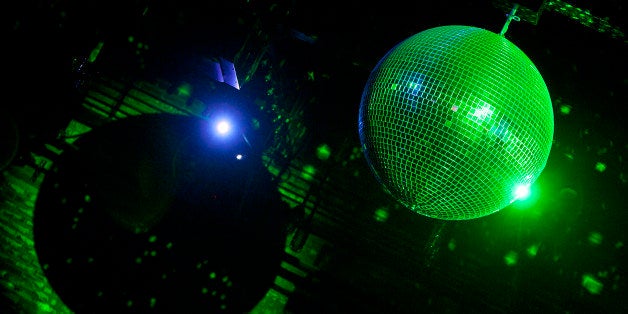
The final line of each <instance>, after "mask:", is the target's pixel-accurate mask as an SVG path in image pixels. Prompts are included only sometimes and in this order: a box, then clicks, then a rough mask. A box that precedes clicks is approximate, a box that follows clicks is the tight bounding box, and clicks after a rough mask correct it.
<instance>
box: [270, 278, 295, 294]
mask: <svg viewBox="0 0 628 314" xmlns="http://www.w3.org/2000/svg"><path fill="white" fill-rule="evenodd" d="M275 285H277V286H278V287H281V288H282V289H284V290H286V291H288V292H291V293H292V292H294V290H295V288H296V286H295V284H294V283H292V282H291V281H289V280H287V279H285V278H283V277H281V276H277V277H275Z"/></svg>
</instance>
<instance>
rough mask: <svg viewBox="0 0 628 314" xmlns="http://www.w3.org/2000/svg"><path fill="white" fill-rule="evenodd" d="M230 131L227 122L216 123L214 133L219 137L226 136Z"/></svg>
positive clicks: (229, 124)
mask: <svg viewBox="0 0 628 314" xmlns="http://www.w3.org/2000/svg"><path fill="white" fill-rule="evenodd" d="M230 131H231V123H229V121H227V120H224V119H222V120H219V121H218V122H217V123H216V132H218V134H220V135H227V134H229V132H230Z"/></svg>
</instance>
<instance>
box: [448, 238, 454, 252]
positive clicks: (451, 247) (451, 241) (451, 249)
mask: <svg viewBox="0 0 628 314" xmlns="http://www.w3.org/2000/svg"><path fill="white" fill-rule="evenodd" d="M447 248H449V250H450V251H453V250H455V249H456V240H454V239H451V240H449V243H447Z"/></svg>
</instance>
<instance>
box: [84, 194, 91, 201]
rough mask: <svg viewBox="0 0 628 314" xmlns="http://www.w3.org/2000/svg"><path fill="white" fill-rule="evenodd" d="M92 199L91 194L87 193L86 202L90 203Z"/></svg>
mask: <svg viewBox="0 0 628 314" xmlns="http://www.w3.org/2000/svg"><path fill="white" fill-rule="evenodd" d="M91 201H92V197H91V196H89V194H85V203H89V202H91Z"/></svg>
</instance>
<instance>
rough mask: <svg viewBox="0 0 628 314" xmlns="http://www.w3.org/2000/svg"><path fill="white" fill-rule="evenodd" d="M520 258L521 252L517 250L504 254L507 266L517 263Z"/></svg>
mask: <svg viewBox="0 0 628 314" xmlns="http://www.w3.org/2000/svg"><path fill="white" fill-rule="evenodd" d="M518 260H519V254H517V252H515V251H509V252H508V253H506V255H504V263H506V265H507V266H514V265H516V264H517V261H518Z"/></svg>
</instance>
